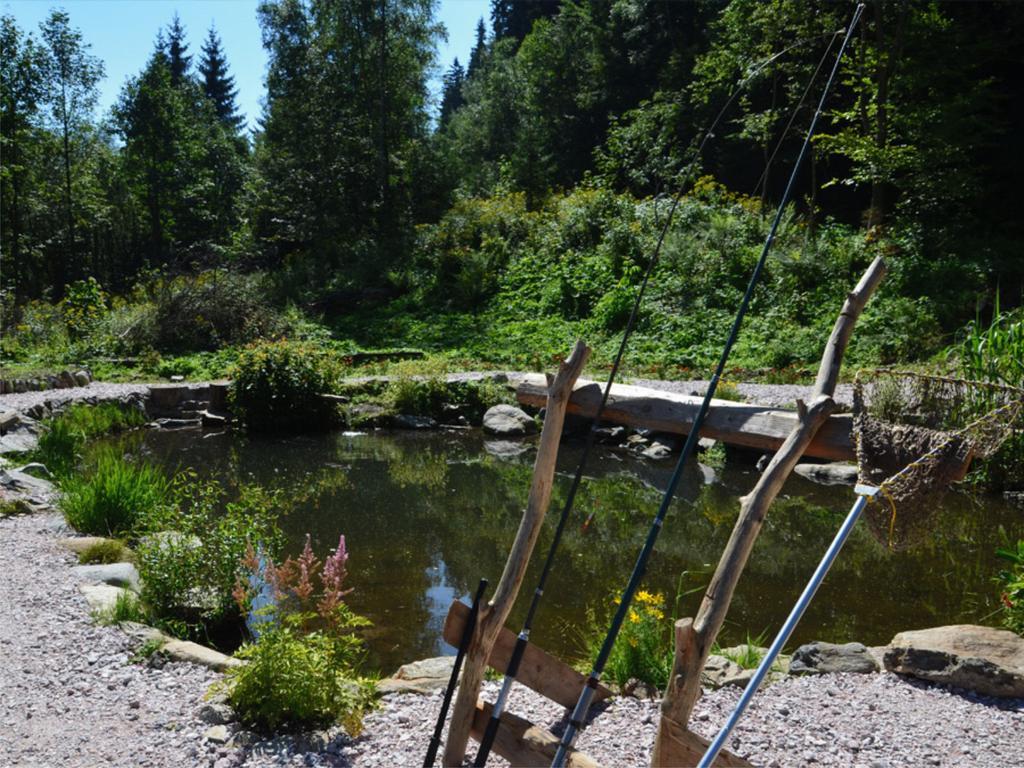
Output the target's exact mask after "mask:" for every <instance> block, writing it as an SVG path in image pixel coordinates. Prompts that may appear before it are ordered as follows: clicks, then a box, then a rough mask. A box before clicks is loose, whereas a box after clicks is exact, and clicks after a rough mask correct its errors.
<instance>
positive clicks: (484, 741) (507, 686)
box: [473, 36, 820, 768]
mask: <svg viewBox="0 0 1024 768" xmlns="http://www.w3.org/2000/svg"><path fill="white" fill-rule="evenodd" d="M819 37H820V36H819ZM808 39H809V40H813V39H817V37H815V38H808ZM804 42H807V41H806V40H800V41H798V42H796V43H794V44H792V45H790V46H788V47H787V48H785V49H783V50H782V51H779V52H778V53H775V54H773V55H772V56H769V57H768V58H766V59H764V60H763V61H761V62H759V63H758V64H757V66H755V67H753V68H751V69H750V70H749V72H748V73H747V74H746V76H745V77H744V78H743V79H742V80H741V81H740V83H739V85H738V86H737V87H736V89H735V90H734V91H733V92H732V94H730V96H729V98H728V99H727V100H726V102H725V104H724V106H723V107H722V108H721V110H719V112H718V114H717V115H716V116H715V119H714V120H713V121H712V122H711V125H710V126H709V127H708V129H707V131H705V133H704V135H703V138H702V139H701V141H700V143H699V144H698V145H697V147H696V148H695V149H694V153H693V157H692V159H691V161H690V163H689V164H688V165H687V166H686V167H685V168H684V169H683V171H682V173H681V174H680V176H681V178H683V179H684V180H685V178H686V177H687V176H688V175H689V174H690V173H691V172H692V171H693V169H694V167H695V166H696V164H697V162H698V161H699V160H700V157H701V155H702V154H703V151H704V146H705V145H706V144H707V142H708V140H709V139H711V137H712V136H714V132H715V129H716V128H717V127H718V124H719V122H721V120H722V118H723V117H724V116H725V113H726V112H727V111H728V109H729V107H730V106H732V103H733V102H734V101H735V100H736V97H737V96H739V94H740V93H741V92H742V90H743V88H744V87H745V86H746V84H747V83H748V82H750V81H751V80H752V79H753V78H754V76H755V75H757V74H758V73H759V72H761V70H763V69H764V68H765V67H767V66H768V65H769V64H771V63H772V62H773V61H775V60H776V59H777V58H779V57H780V56H782V55H783V54H785V53H786V52H787V51H789V50H791V49H792V48H794V47H796V46H797V45H801V44H803V43H804ZM682 196H683V193H682V192H681V191H680V192H679V193H678V194H677V195H676V196H675V198H674V199H673V201H672V207H671V208H669V212H668V216H667V217H666V219H665V223H664V225H663V226H662V228H661V230H660V233H659V235H658V241H657V243H656V245H655V247H654V251H653V253H652V255H651V259H650V261H649V262H648V264H647V269H646V270H645V271H644V276H643V279H642V280H641V281H640V288H639V290H638V291H637V295H636V298H635V299H634V301H633V309H632V311H631V312H630V314H629V320H628V321H627V322H626V329H625V331H624V332H623V336H622V341H621V342H620V343H619V349H618V351H617V352H616V354H615V359H614V361H613V362H612V369H611V372H610V373H609V375H608V380H607V382H605V385H604V391H603V392H602V394H601V401H600V403H599V404H598V407H597V410H596V411H595V412H594V417H593V420H592V421H591V424H590V430H589V431H588V433H587V439H586V442H585V443H584V446H583V453H582V454H581V456H580V461H579V464H578V465H577V466H576V473H575V474H574V475H573V479H572V484H571V485H570V486H569V493H568V495H567V496H566V500H565V505H564V506H563V507H562V512H561V515H560V516H559V518H558V525H557V526H556V528H555V535H554V537H553V538H552V540H551V545H550V547H549V548H548V553H547V557H546V558H545V560H544V567H543V568H542V569H541V574H540V578H539V579H538V581H537V587H536V588H535V589H534V591H533V597H532V599H531V600H530V607H529V609H528V610H527V612H526V620H525V621H524V622H523V628H522V630H521V631H520V632H519V635H518V636H517V637H516V644H515V646H514V647H513V649H512V655H511V656H510V657H509V662H508V665H507V666H506V668H505V678H504V680H503V681H502V685H501V690H500V691H499V693H498V698H497V700H495V702H494V706H493V708H492V709H491V717H490V719H489V720H488V721H487V728H486V729H485V730H484V735H483V737H482V738H481V740H480V747H479V749H478V750H477V753H476V758H475V760H474V762H473V765H474V768H483V766H485V765H486V764H487V758H488V756H489V755H490V752H491V747H492V746H493V745H494V739H495V737H496V736H497V734H498V729H499V728H500V727H501V715H502V713H503V712H504V710H505V704H506V702H507V700H508V695H509V692H510V691H511V689H512V684H513V683H514V682H515V679H516V675H518V674H519V665H520V664H521V663H522V660H523V654H524V653H525V652H526V647H527V646H528V645H529V642H530V631H531V629H532V628H533V619H534V616H535V614H536V613H537V608H538V607H539V606H540V601H541V598H542V597H543V595H544V587H545V585H546V584H547V580H548V576H549V575H550V573H551V569H552V567H553V565H554V561H555V555H556V553H557V551H558V546H559V543H560V542H561V540H562V534H563V533H564V532H565V526H566V524H567V522H568V520H569V515H570V513H571V511H572V508H573V504H574V502H575V500H576V492H577V490H579V487H580V483H581V482H582V480H583V472H584V470H585V468H586V465H587V460H588V459H589V458H590V453H591V450H592V449H593V447H594V443H595V441H596V435H597V429H598V427H599V426H600V424H601V417H602V416H603V415H604V411H605V406H606V405H607V403H608V397H609V395H610V394H611V389H612V385H613V384H614V383H615V378H616V376H617V375H618V372H619V366H620V364H621V363H622V358H623V356H624V355H625V352H626V347H627V344H628V341H629V337H630V335H631V334H632V332H633V330H634V328H635V326H636V320H637V318H638V317H639V313H640V306H641V304H642V302H643V297H644V292H645V291H646V290H647V284H648V282H649V281H650V277H651V274H652V273H653V272H654V267H655V266H656V264H657V262H658V259H659V257H660V255H661V248H662V244H663V243H664V241H665V236H666V235H667V234H668V230H669V228H670V226H671V224H672V218H673V216H674V215H675V212H676V209H677V208H678V207H679V202H680V200H682ZM655 206H657V202H655ZM655 215H657V208H655Z"/></svg>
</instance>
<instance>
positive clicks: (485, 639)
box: [443, 341, 590, 766]
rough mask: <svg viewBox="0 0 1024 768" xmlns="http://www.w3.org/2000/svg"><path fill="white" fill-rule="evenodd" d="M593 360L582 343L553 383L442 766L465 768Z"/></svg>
mask: <svg viewBox="0 0 1024 768" xmlns="http://www.w3.org/2000/svg"><path fill="white" fill-rule="evenodd" d="M589 356H590V349H589V348H588V347H587V346H586V345H585V344H584V343H583V342H582V341H577V342H576V346H575V347H573V350H572V354H571V355H570V356H569V357H568V359H566V360H563V361H562V363H561V364H560V365H559V366H558V373H557V375H555V376H553V377H551V378H550V379H549V380H548V387H547V398H546V401H545V404H546V407H547V413H546V415H545V418H544V427H543V428H542V429H541V433H540V441H539V442H538V444H537V458H536V460H535V461H534V465H533V479H532V481H531V483H530V494H529V497H528V498H527V501H526V511H525V512H524V513H523V519H522V521H521V522H520V523H519V530H518V531H517V532H516V538H515V541H514V542H513V543H512V549H511V551H510V552H509V554H508V560H506V561H505V569H504V571H503V572H502V574H501V579H500V580H499V581H498V586H497V588H496V589H495V591H494V598H493V599H492V600H491V602H490V604H488V605H486V606H484V607H483V608H482V609H481V610H480V615H479V618H478V620H477V624H476V629H475V631H474V632H473V637H472V639H471V641H470V644H469V649H468V650H467V652H466V662H465V666H464V667H463V670H462V679H461V681H460V682H459V695H458V698H457V699H456V700H455V706H454V708H453V709H452V719H451V723H450V725H449V726H448V741H447V742H446V743H445V745H444V756H443V764H444V765H446V766H460V765H462V760H463V758H464V757H465V755H466V744H467V743H468V742H469V730H470V726H471V725H472V723H473V716H474V711H475V709H476V701H477V698H478V697H479V695H480V684H481V683H482V682H483V679H484V668H485V667H486V666H487V659H488V658H490V655H491V649H492V648H493V647H494V643H495V641H496V640H497V639H498V634H499V633H500V631H501V630H502V629H503V628H504V627H505V621H506V620H507V619H508V615H509V612H510V611H511V610H512V604H513V603H514V602H515V599H516V596H517V595H518V594H519V587H520V586H521V585H522V583H523V577H524V576H526V566H527V565H529V563H530V555H532V554H533V548H534V545H536V543H537V537H538V536H539V535H540V529H541V525H542V524H543V522H544V515H545V514H546V513H547V509H548V502H550V500H551V485H552V483H553V481H554V476H555V460H556V459H557V458H558V445H559V443H560V442H561V439H562V426H563V425H564V424H565V407H566V405H567V404H568V403H569V397H570V395H571V394H572V388H573V384H575V383H576V379H577V378H579V375H580V372H582V370H583V366H584V365H585V364H586V362H587V358H588V357H589Z"/></svg>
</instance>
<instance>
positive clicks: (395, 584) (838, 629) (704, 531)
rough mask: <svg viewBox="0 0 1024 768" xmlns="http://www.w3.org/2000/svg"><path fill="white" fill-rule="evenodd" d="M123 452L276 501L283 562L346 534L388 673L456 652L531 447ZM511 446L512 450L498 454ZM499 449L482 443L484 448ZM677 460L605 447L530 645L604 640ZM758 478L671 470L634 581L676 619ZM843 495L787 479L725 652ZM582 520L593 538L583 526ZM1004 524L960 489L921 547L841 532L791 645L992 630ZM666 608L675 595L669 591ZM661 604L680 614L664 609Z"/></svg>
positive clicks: (526, 472)
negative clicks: (448, 634) (289, 504)
mask: <svg viewBox="0 0 1024 768" xmlns="http://www.w3.org/2000/svg"><path fill="white" fill-rule="evenodd" d="M135 434H136V435H138V436H139V437H136V438H134V439H135V440H139V441H140V443H139V444H138V445H137V446H132V448H133V449H134V450H138V451H139V452H141V453H143V454H145V455H147V456H148V457H149V458H150V459H151V460H154V461H156V462H158V463H160V464H162V465H164V466H165V467H167V468H168V469H170V470H174V469H179V468H181V469H183V468H191V469H194V470H195V471H196V472H197V473H198V474H199V475H200V476H201V477H205V478H214V479H216V480H218V481H219V482H221V483H222V484H223V485H224V486H225V487H226V488H228V489H229V492H231V491H233V490H234V489H236V488H237V487H238V485H239V484H242V483H259V484H261V485H264V486H267V487H271V488H281V489H284V491H285V493H286V495H287V496H288V497H289V498H291V499H292V500H294V502H295V503H294V508H293V509H292V510H291V511H289V512H288V514H287V515H286V516H284V517H283V519H282V521H281V523H282V527H283V528H284V529H285V531H286V532H287V534H288V540H289V544H288V547H289V551H290V552H293V553H294V552H298V551H299V550H300V549H301V546H302V543H303V541H304V539H305V535H306V534H307V533H309V534H310V535H311V536H312V540H313V545H314V548H315V549H316V551H317V553H318V554H321V555H322V554H325V553H326V552H327V550H328V549H330V548H333V547H334V546H336V545H337V541H338V536H339V534H344V535H345V537H346V541H347V544H348V549H349V552H350V559H349V564H348V568H349V574H350V576H349V582H348V583H349V586H351V587H353V588H354V589H355V591H354V592H353V593H352V595H351V597H350V604H351V605H352V607H353V609H354V610H355V611H357V612H358V613H361V614H363V615H365V616H367V617H368V618H370V619H371V620H372V621H373V622H374V628H373V630H372V631H371V633H370V635H369V637H368V642H369V647H370V655H371V658H370V662H371V664H372V665H373V666H375V667H377V668H378V669H380V670H382V671H384V672H385V673H390V672H391V671H393V670H394V669H395V668H396V667H397V666H398V665H399V664H402V663H404V662H406V661H411V660H412V659H416V658H422V657H425V656H434V655H438V654H442V653H453V652H454V649H452V648H451V647H449V646H447V645H446V644H445V643H444V642H443V641H442V640H441V639H440V630H441V624H442V622H443V620H444V616H445V613H446V612H447V609H448V605H449V604H450V602H451V601H452V599H454V598H464V599H466V600H467V601H468V599H469V595H470V594H471V593H472V592H473V591H474V588H475V586H476V583H477V581H478V580H479V579H480V578H481V577H486V578H488V579H489V580H490V582H491V585H492V587H491V588H492V590H493V585H495V584H496V583H497V579H498V577H499V576H500V574H501V569H502V566H503V564H504V562H505V556H506V554H507V551H508V548H509V546H510V544H511V542H512V539H513V537H514V536H515V531H516V528H517V527H518V524H519V518H520V514H521V510H522V508H523V506H524V504H525V500H526V495H527V489H528V486H529V481H530V472H531V469H532V462H533V457H534V453H533V451H532V450H528V451H526V452H524V453H522V454H520V455H518V456H511V457H509V456H505V457H497V456H494V455H491V454H490V453H488V450H487V448H488V446H487V445H486V442H487V441H486V440H485V439H484V437H483V436H482V435H481V434H480V433H479V432H478V431H472V432H429V433H423V432H371V433H368V434H358V433H333V434H328V435H317V436H302V437H290V438H250V437H245V436H241V435H235V434H230V433H225V434H209V433H208V434H205V435H204V434H202V433H199V432H195V431H191V430H182V431H175V432H168V431H162V430H153V431H147V432H144V433H135ZM506 445H507V444H506ZM491 449H492V450H493V449H494V446H493V445H492V446H491ZM580 449H581V445H574V444H572V443H567V444H566V445H564V446H563V449H562V451H561V456H560V457H559V464H558V471H559V474H558V478H557V482H556V487H555V491H554V495H553V501H552V510H551V513H550V514H549V519H548V521H547V524H546V526H545V530H544V533H543V534H542V537H541V541H540V543H539V544H538V550H537V552H538V553H540V554H539V555H537V556H535V557H534V560H535V561H536V562H535V563H534V565H533V566H532V567H531V571H530V573H529V574H528V575H527V581H526V586H525V587H524V589H523V590H522V598H521V599H520V604H519V605H517V606H516V610H515V611H514V612H513V617H512V619H511V621H510V626H511V627H512V628H513V629H514V631H518V628H519V624H520V622H521V621H522V618H523V615H524V613H525V609H526V601H527V599H528V597H529V595H530V593H531V592H532V584H533V583H534V582H535V580H536V577H537V573H538V572H539V566H540V562H541V561H542V559H543V558H542V555H543V553H544V552H546V547H547V544H548V541H549V540H550V535H551V532H552V530H553V528H554V520H555V518H556V517H557V514H558V512H559V511H560V509H561V502H562V501H563V499H564V494H565V492H566V489H567V487H568V485H569V480H570V477H571V473H572V472H573V471H574V469H575V466H576V462H577V461H578V459H579V452H580ZM673 464H674V460H670V461H667V462H663V463H656V464H655V463H651V462H647V461H640V460H637V459H634V458H632V457H629V456H625V455H622V454H618V453H613V452H611V451H602V452H601V453H600V455H599V456H598V457H596V458H594V459H592V461H591V466H590V468H589V476H588V479H587V480H586V481H585V482H584V484H583V486H582V487H581V490H580V493H579V495H578V496H577V505H576V511H575V512H574V517H573V521H572V522H571V524H570V526H569V528H568V529H567V531H566V536H565V538H564V539H563V545H562V549H561V557H560V561H559V563H558V567H557V568H556V569H555V571H554V573H553V575H552V578H551V580H550V581H549V586H548V589H547V590H546V594H545V601H544V603H543V605H542V607H541V610H540V613H539V614H538V618H537V621H536V623H535V628H534V632H533V636H532V639H533V640H534V642H536V643H537V644H538V645H540V646H541V647H543V648H545V649H548V650H550V651H551V652H553V653H556V654H558V655H560V656H561V657H563V658H566V659H574V658H579V657H581V656H583V655H585V651H584V644H583V640H582V637H583V635H584V633H585V631H586V629H587V627H588V626H590V625H592V624H593V621H594V617H595V616H596V618H597V619H598V620H599V622H600V624H601V632H602V633H603V630H604V627H605V625H606V619H607V617H608V614H609V611H610V608H611V605H612V599H613V597H614V595H615V594H617V593H618V591H620V590H621V589H622V587H623V585H624V584H625V582H626V579H627V578H628V575H629V572H630V570H631V568H632V565H633V562H634V560H635V558H636V553H637V551H638V550H639V548H640V546H641V545H642V543H643V539H644V537H645V536H646V533H647V529H648V526H649V524H650V520H651V518H652V516H653V514H654V512H655V510H656V508H657V505H658V501H659V498H660V489H662V488H664V486H665V485H666V484H667V482H668V478H669V475H670V474H671V471H672V467H673ZM755 481H756V474H755V472H754V470H753V469H752V468H750V467H747V466H739V465H737V466H733V465H731V464H730V465H727V466H726V467H725V468H724V469H721V470H719V471H717V472H715V471H712V470H710V469H708V468H706V467H699V466H698V465H697V464H696V463H694V464H693V466H692V467H691V468H690V469H689V470H688V471H687V473H686V475H685V476H684V480H683V483H682V484H681V486H680V491H679V493H678V494H677V499H676V501H675V503H674V506H673V509H672V511H671V512H670V515H669V518H668V520H667V523H666V525H665V528H664V531H663V533H662V535H661V538H660V539H659V541H658V547H657V550H656V552H655V555H654V557H653V558H652V560H651V563H650V567H649V570H648V576H647V579H646V582H645V586H646V588H647V589H648V590H650V591H656V592H661V593H662V594H664V595H665V596H666V602H667V608H668V611H669V612H670V613H672V612H673V611H674V612H675V615H680V616H687V615H693V613H694V612H695V611H696V608H697V605H698V604H699V602H700V590H701V588H702V587H703V586H704V585H705V584H706V583H707V580H708V579H709V577H710V574H711V571H712V570H713V568H714V565H715V563H716V562H717V559H718V556H719V553H720V552H721V550H722V548H723V546H724V545H725V543H726V541H727V539H728V537H729V533H730V530H731V528H732V524H733V521H734V519H735V516H736V513H737V511H738V498H739V496H740V495H742V494H743V493H746V492H748V491H749V490H750V488H751V487H752V486H753V484H754V482H755ZM853 501H854V496H853V491H852V489H850V488H848V487H845V486H839V487H831V488H829V487H823V486H819V485H815V484H813V483H810V482H807V481H805V480H803V479H801V478H799V477H794V478H792V479H791V480H790V481H789V483H788V484H787V485H786V487H785V489H784V491H783V494H782V495H781V496H780V497H779V499H778V501H776V503H775V505H774V506H773V508H772V510H771V513H770V514H769V516H768V519H767V521H766V523H765V526H764V529H763V530H762V533H761V536H760V538H759V539H758V541H757V544H756V546H755V549H754V552H753V555H752V556H751V559H750V563H749V565H748V566H747V570H746V572H745V574H744V576H743V579H742V581H741V582H740V585H739V589H738V590H737V593H736V597H735V599H734V600H733V605H732V609H731V611H730V615H729V618H728V621H727V625H726V628H725V630H724V633H725V637H724V639H723V642H725V643H728V642H733V641H735V642H739V641H743V640H745V639H746V637H747V634H748V633H749V634H750V635H751V636H757V635H758V634H760V633H764V634H765V635H766V636H770V635H772V634H774V632H775V630H776V629H777V628H778V627H779V625H780V624H781V622H782V620H783V618H784V617H785V615H786V614H787V613H788V611H789V608H790V607H791V605H792V603H793V602H794V601H795V600H796V597H797V596H798V594H799V593H800V590H801V589H802V587H803V584H804V582H805V581H806V579H807V578H808V577H809V576H810V574H811V572H812V571H813V569H814V566H815V564H816V563H817V560H818V559H819V558H820V556H821V554H822V553H823V552H824V551H825V549H826V547H827V546H828V543H829V541H830V540H831V538H832V536H833V535H834V533H835V530H836V529H837V527H838V526H839V523H840V522H841V520H842V518H843V516H844V515H845V514H846V512H847V511H848V510H849V508H850V505H851V504H852V503H853ZM591 515H592V519H591V521H590V523H589V525H588V526H586V527H584V526H583V521H584V519H586V518H587V517H588V516H591ZM1000 528H1003V529H1005V531H1006V532H1007V533H1008V534H1010V535H1012V536H1014V537H1016V536H1021V535H1024V514H1022V513H1021V511H1020V510H1016V509H1013V508H1011V507H1009V506H1007V505H1005V504H1002V503H1000V502H996V501H993V500H989V499H986V500H984V501H980V500H977V499H972V498H970V497H968V496H966V495H964V494H950V495H949V496H947V498H946V502H945V509H944V510H943V513H942V515H941V519H940V520H939V521H938V522H936V524H935V526H934V532H933V535H932V536H931V538H930V539H929V540H928V541H927V542H925V543H924V544H923V545H921V546H919V547H917V548H915V549H912V550H910V551H906V552H895V553H893V552H889V551H887V549H886V548H885V547H883V546H881V545H879V544H878V543H877V542H876V541H875V540H874V539H873V538H872V537H871V536H870V534H868V533H867V529H866V526H863V524H862V525H861V526H860V528H859V529H858V530H856V531H855V532H854V535H853V537H852V538H851V540H850V541H849V543H848V544H847V545H846V548H845V549H844V551H843V553H842V555H841V556H840V558H839V561H838V562H837V563H836V565H835V567H834V568H833V569H832V572H831V573H830V574H829V576H828V578H827V579H826V581H825V584H824V585H823V586H822V588H821V590H820V591H819V593H818V596H817V598H816V599H815V601H814V603H813V604H812V605H811V608H810V609H809V611H808V612H807V615H806V617H805V618H804V620H803V622H802V624H801V626H800V627H799V628H798V629H797V632H796V634H795V635H794V637H793V639H792V643H791V644H792V645H793V646H794V647H795V645H797V644H799V643H801V642H805V641H808V640H812V639H825V640H829V641H834V642H845V641H848V640H858V641H861V642H864V643H866V644H882V643H886V642H888V641H889V640H890V639H891V638H892V635H893V634H894V633H895V632H897V631H900V630H904V629H912V628H919V627H924V626H934V625H938V624H950V623H963V622H982V623H990V624H991V623H995V622H996V621H997V619H996V618H993V616H992V613H993V611H994V610H995V609H996V601H995V597H996V595H995V592H996V588H995V585H994V583H993V582H992V577H993V576H994V575H995V573H996V571H997V570H998V563H997V560H996V558H995V557H994V549H995V548H996V546H997V545H999V543H1000V542H1001V531H1000ZM677 595H678V596H679V598H678V601H676V596H677ZM673 602H675V603H676V604H675V606H674V607H673Z"/></svg>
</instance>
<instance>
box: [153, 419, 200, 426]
mask: <svg viewBox="0 0 1024 768" xmlns="http://www.w3.org/2000/svg"><path fill="white" fill-rule="evenodd" d="M156 423H157V424H159V425H160V428H161V429H184V428H186V427H198V426H199V425H200V424H202V420H201V419H176V418H163V419H157V420H156Z"/></svg>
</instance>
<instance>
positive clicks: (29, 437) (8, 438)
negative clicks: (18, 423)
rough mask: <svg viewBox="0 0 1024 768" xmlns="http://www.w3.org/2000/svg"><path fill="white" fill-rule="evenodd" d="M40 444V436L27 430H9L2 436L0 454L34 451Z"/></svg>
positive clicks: (0, 437)
mask: <svg viewBox="0 0 1024 768" xmlns="http://www.w3.org/2000/svg"><path fill="white" fill-rule="evenodd" d="M38 444H39V440H38V438H37V437H36V436H35V435H34V434H32V433H31V432H29V431H27V430H25V431H22V430H19V431H17V432H8V433H7V434H5V435H2V436H0V454H4V453H27V452H28V451H34V450H35V449H36V446H37V445H38Z"/></svg>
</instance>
